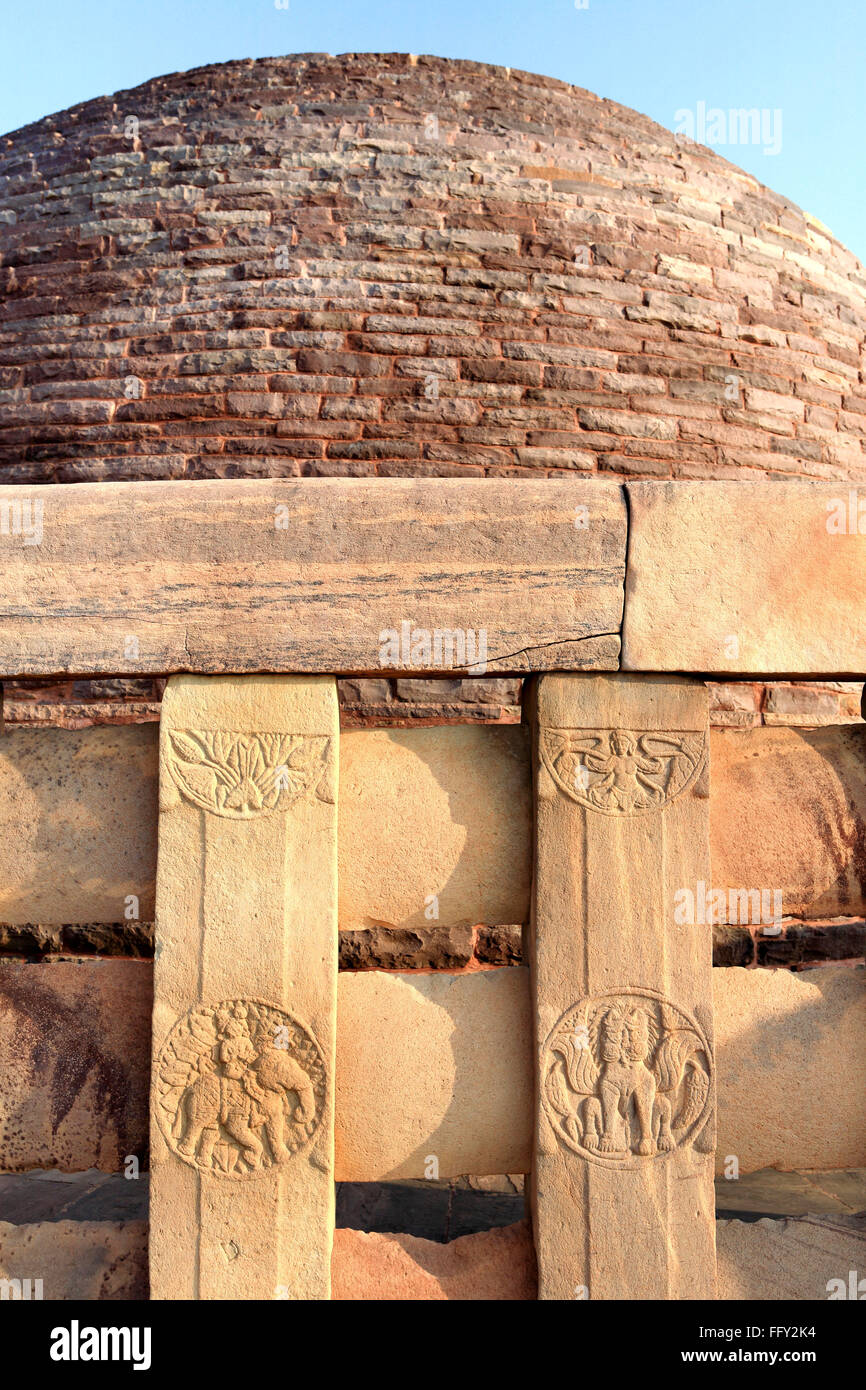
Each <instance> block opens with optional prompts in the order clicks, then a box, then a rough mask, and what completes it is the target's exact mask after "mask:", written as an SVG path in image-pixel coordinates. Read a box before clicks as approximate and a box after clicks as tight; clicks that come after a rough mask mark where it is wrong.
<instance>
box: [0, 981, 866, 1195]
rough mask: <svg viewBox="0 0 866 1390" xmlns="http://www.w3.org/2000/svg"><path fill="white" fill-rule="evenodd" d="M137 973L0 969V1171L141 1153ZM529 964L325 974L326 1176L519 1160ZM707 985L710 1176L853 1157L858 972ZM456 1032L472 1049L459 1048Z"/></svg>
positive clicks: (863, 1138)
mask: <svg viewBox="0 0 866 1390" xmlns="http://www.w3.org/2000/svg"><path fill="white" fill-rule="evenodd" d="M151 971H152V967H151V966H150V965H149V964H148V963H147V962H137V961H107V962H102V963H97V962H95V961H92V960H91V961H85V962H81V963H76V964H73V963H71V962H60V963H57V964H46V963H39V964H24V963H18V962H2V963H0V996H2V1004H3V1011H2V1013H0V1064H2V1069H3V1075H4V1095H5V1096H8V1098H9V1099H8V1101H4V1105H3V1107H2V1109H0V1116H2V1117H3V1120H4V1123H3V1125H2V1134H3V1141H2V1145H0V1171H6V1172H17V1171H23V1170H26V1169H30V1168H34V1167H38V1168H50V1167H56V1168H61V1169H63V1170H65V1171H76V1170H80V1169H86V1168H89V1167H93V1166H98V1167H100V1168H102V1169H103V1170H104V1171H107V1172H116V1171H117V1170H118V1169H119V1168H121V1166H122V1163H123V1159H124V1156H125V1155H126V1154H127V1153H143V1152H144V1147H145V1143H146V1135H147V1118H146V1096H147V1089H148V1076H149V1055H148V1046H147V1029H148V1016H149V1010H150V1003H151V980H152V973H151ZM528 975H529V972H528V970H527V969H526V968H525V967H520V966H516V967H511V968H507V969H498V970H485V971H479V972H477V973H464V974H459V975H447V974H445V973H439V974H424V973H413V974H410V975H398V974H386V973H384V972H378V973H377V972H362V973H359V974H343V975H341V976H340V977H339V982H338V1018H337V1021H338V1030H339V1039H340V1047H339V1053H338V1058H337V1096H336V1116H335V1125H336V1166H335V1177H336V1178H337V1180H340V1181H353V1182H372V1181H375V1180H378V1179H382V1178H386V1177H389V1176H391V1177H397V1176H399V1177H403V1178H410V1179H411V1178H424V1177H425V1176H426V1173H425V1160H426V1157H427V1155H429V1154H434V1155H436V1156H437V1157H438V1159H439V1163H440V1176H442V1177H446V1176H448V1175H449V1174H450V1175H454V1176H457V1175H462V1174H465V1173H501V1172H528V1171H529V1167H530V1154H531V1130H532V1114H531V1110H532V1098H531V1086H532V1056H531V1051H532V1049H531V1043H530V1034H531V1026H530V1011H529V979H528ZM10 980H11V981H12V983H11V985H10V984H9V983H8V982H9V981H10ZM712 984H713V998H714V1004H715V1012H716V1067H717V1073H718V1103H719V1138H718V1144H717V1149H716V1171H717V1172H718V1173H720V1174H721V1173H723V1172H724V1169H725V1159H726V1156H727V1155H731V1154H732V1155H734V1156H736V1158H737V1160H738V1162H739V1165H740V1172H741V1173H748V1172H753V1171H755V1170H758V1169H761V1168H764V1167H767V1166H777V1167H784V1168H790V1169H792V1170H796V1169H800V1168H814V1169H822V1168H824V1169H829V1168H843V1167H844V1168H851V1167H860V1166H864V1165H866V1101H864V1099H863V1096H864V1089H866V1088H864V1087H863V1086H862V1085H861V1084H860V1080H859V1078H860V1076H861V1072H862V1068H863V1061H862V1056H863V1030H864V1027H866V971H864V970H863V969H859V970H858V969H851V968H850V967H847V966H830V965H828V966H825V967H822V968H821V969H820V970H809V971H804V972H803V973H800V974H791V973H790V972H788V971H756V970H739V969H725V970H714V971H713V978H712ZM479 1020H480V1022H479ZM460 1029H463V1030H465V1031H464V1033H463V1035H462V1036H463V1039H464V1041H467V1040H471V1045H469V1043H468V1042H467V1045H466V1046H461V1045H458V1039H459V1038H460V1036H461V1034H460V1032H459V1030H460ZM22 1037H24V1038H25V1039H26V1040H27V1043H26V1046H25V1047H22V1045H21V1039H22ZM379 1038H382V1039H383V1040H384V1045H383V1046H382V1047H379V1046H378V1043H377V1040H378V1039H379ZM403 1057H405V1058H406V1059H408V1060H407V1063H406V1067H407V1070H406V1071H405V1074H404V1070H403V1069H402V1067H401V1061H400V1059H401V1058H403ZM409 1068H410V1069H409ZM407 1076H410V1077H411V1085H410V1083H409V1082H407V1079H406V1078H407ZM839 1076H843V1077H844V1078H845V1084H844V1085H839V1084H837V1080H838V1077H839ZM452 1090H453V1097H454V1098H453V1106H452V1095H451V1092H452ZM100 1098H102V1099H100ZM54 1117H59V1118H58V1119H57V1123H56V1128H54V1127H53V1126H54V1123H55V1119H54Z"/></svg>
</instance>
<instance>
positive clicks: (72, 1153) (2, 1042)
mask: <svg viewBox="0 0 866 1390" xmlns="http://www.w3.org/2000/svg"><path fill="white" fill-rule="evenodd" d="M152 989H153V967H152V965H151V963H150V962H149V961H121V960H106V961H87V962H84V963H81V964H79V963H77V962H74V961H56V962H54V963H52V964H50V965H30V964H27V963H25V962H22V961H11V960H3V961H0V1076H2V1078H3V1084H2V1088H0V1169H2V1170H3V1171H4V1172H7V1173H8V1172H21V1171H24V1170H25V1169H28V1168H61V1169H63V1170H65V1171H74V1170H76V1169H84V1168H101V1169H103V1170H104V1171H106V1172H114V1171H116V1170H117V1169H120V1168H122V1167H123V1165H124V1162H125V1160H126V1159H127V1158H128V1157H129V1156H130V1155H135V1156H136V1157H137V1158H138V1159H139V1161H140V1165H141V1167H142V1168H144V1167H146V1165H147V1096H148V1059H149V1055H150V1014H151V1002H152Z"/></svg>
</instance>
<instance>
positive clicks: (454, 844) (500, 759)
mask: <svg viewBox="0 0 866 1390" xmlns="http://www.w3.org/2000/svg"><path fill="white" fill-rule="evenodd" d="M340 760H341V772H340V926H341V927H343V928H352V927H362V926H372V925H375V924H386V925H390V926H396V927H411V928H420V929H422V930H430V929H431V928H435V927H436V925H437V924H440V925H441V926H443V927H444V926H446V925H456V924H460V923H463V924H468V925H474V924H475V923H480V922H484V923H489V924H490V925H493V926H496V925H499V924H500V923H507V922H522V921H525V920H526V916H527V913H528V905H529V875H530V865H529V839H530V825H531V802H530V787H529V776H528V761H529V755H528V744H527V738H526V732H525V730H524V729H523V728H521V727H520V726H513V727H504V728H497V727H494V726H488V727H484V728H475V727H472V726H459V727H454V728H449V729H413V730H411V731H407V732H402V731H397V730H385V729H375V730H374V729H370V730H364V731H358V732H348V733H344V734H343V735H342V738H341V746H340Z"/></svg>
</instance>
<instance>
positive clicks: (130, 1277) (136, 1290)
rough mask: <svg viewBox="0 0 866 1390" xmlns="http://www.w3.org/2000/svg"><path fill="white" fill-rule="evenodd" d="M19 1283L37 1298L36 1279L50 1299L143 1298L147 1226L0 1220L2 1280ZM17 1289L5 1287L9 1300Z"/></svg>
mask: <svg viewBox="0 0 866 1390" xmlns="http://www.w3.org/2000/svg"><path fill="white" fill-rule="evenodd" d="M4 1279H8V1280H20V1281H21V1288H20V1292H21V1293H22V1294H23V1293H24V1292H25V1291H26V1290H27V1285H26V1282H25V1281H26V1280H28V1279H29V1280H30V1281H31V1282H30V1286H29V1289H30V1294H31V1296H33V1297H35V1293H36V1287H37V1286H36V1284H35V1281H36V1280H37V1279H41V1280H42V1287H41V1296H42V1298H43V1299H44V1300H45V1301H46V1302H47V1301H48V1300H54V1299H63V1300H74V1301H78V1300H82V1301H90V1300H108V1301H120V1300H127V1299H145V1298H147V1223H146V1222H144V1221H38V1222H34V1223H32V1224H29V1225H24V1226H15V1225H11V1224H10V1223H9V1222H7V1221H0V1280H4ZM18 1293H19V1290H18V1288H17V1287H16V1286H15V1285H11V1286H10V1287H9V1297H10V1298H13V1299H14V1298H16V1297H17V1296H18Z"/></svg>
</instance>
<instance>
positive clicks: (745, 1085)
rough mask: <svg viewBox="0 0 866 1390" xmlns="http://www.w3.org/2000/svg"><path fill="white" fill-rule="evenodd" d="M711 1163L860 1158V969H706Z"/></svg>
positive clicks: (864, 1115)
mask: <svg viewBox="0 0 866 1390" xmlns="http://www.w3.org/2000/svg"><path fill="white" fill-rule="evenodd" d="M713 985H714V997H715V1007H716V1036H717V1039H718V1068H719V1133H718V1143H717V1147H716V1166H717V1170H718V1171H719V1172H722V1171H723V1169H724V1164H725V1161H726V1158H727V1157H728V1155H733V1156H734V1157H736V1159H737V1161H738V1163H739V1166H740V1171H741V1172H752V1171H753V1170H755V1169H758V1168H784V1169H789V1170H792V1169H796V1168H856V1167H861V1166H863V1165H864V1164H866V1084H864V1072H866V1061H864V1052H863V1037H864V1030H866V969H864V968H863V967H860V968H851V967H846V966H826V967H823V968H821V969H819V970H808V971H804V972H803V973H802V974H797V975H794V974H791V973H789V972H788V971H785V970H773V971H766V970H741V969H738V968H734V969H731V970H716V971H714V972H713Z"/></svg>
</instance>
